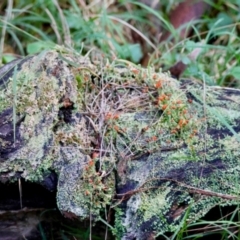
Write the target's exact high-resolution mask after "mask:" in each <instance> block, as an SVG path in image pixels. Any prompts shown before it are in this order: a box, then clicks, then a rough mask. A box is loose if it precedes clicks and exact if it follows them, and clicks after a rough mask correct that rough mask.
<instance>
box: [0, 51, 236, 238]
mask: <svg viewBox="0 0 240 240" xmlns="http://www.w3.org/2000/svg"><path fill="white" fill-rule="evenodd" d="M14 72H15V74H14ZM0 77H1V76H0ZM3 84H4V86H1V88H0V89H1V91H0V106H1V108H0V109H1V112H0V114H2V115H1V116H2V117H1V119H0V122H1V125H0V150H1V155H0V160H1V163H0V180H1V181H6V179H8V180H16V179H17V178H19V177H24V178H25V179H28V180H30V181H37V182H41V181H42V180H43V179H44V178H45V177H46V176H47V174H49V172H51V171H54V172H56V173H57V174H58V176H59V182H58V193H57V202H58V206H59V209H60V210H61V211H62V212H63V213H64V214H66V215H67V216H68V214H69V213H71V214H75V215H76V216H79V217H81V218H87V217H90V216H91V217H93V218H94V219H97V218H98V216H99V214H100V213H101V210H102V209H104V208H105V207H106V205H111V204H112V203H113V205H112V206H117V208H118V209H121V210H118V212H119V211H121V212H122V213H123V214H120V215H119V216H118V218H116V221H117V225H118V226H116V229H115V230H114V231H115V234H116V235H117V236H120V235H122V237H123V238H124V237H125V238H127V237H129V236H135V237H136V239H141V237H142V236H143V233H144V234H145V233H146V232H155V233H160V232H164V231H174V229H176V227H177V226H179V224H180V222H181V220H182V219H183V217H184V214H185V213H186V212H187V213H188V216H187V217H188V220H189V221H190V220H191V221H195V220H197V219H198V218H200V217H201V216H203V215H204V214H205V213H206V212H207V211H208V210H209V209H211V208H212V207H213V206H215V205H216V204H222V205H224V204H235V203H239V199H238V196H237V195H238V194H239V188H238V186H239V181H240V177H239V176H240V174H239V173H240V169H239V156H240V154H239V153H240V152H239V139H240V136H239V134H238V132H239V129H240V124H239V114H240V107H239V102H240V94H239V92H238V91H237V90H236V91H234V90H231V89H221V88H214V87H207V86H204V87H203V86H201V84H197V83H193V82H188V81H185V82H178V81H177V80H175V79H172V78H171V77H170V76H169V74H168V73H162V72H155V71H154V69H153V68H150V67H149V68H148V69H144V68H141V67H138V66H135V65H134V64H131V63H127V62H126V61H121V60H115V61H113V62H112V63H111V64H110V63H109V62H108V61H106V63H104V62H103V61H102V62H99V63H95V64H92V63H91V62H90V60H89V59H88V58H87V57H82V56H79V55H74V54H73V53H71V54H70V53H69V54H68V53H65V54H61V53H58V52H56V51H49V52H43V53H41V54H39V55H36V56H33V57H32V58H29V60H28V61H25V62H24V63H22V64H21V67H19V69H17V70H15V71H13V74H12V77H11V78H9V79H8V80H7V81H5V82H4V83H3ZM115 175H116V180H115ZM114 194H115V197H114ZM189 206H190V210H189ZM119 221H122V224H123V226H124V229H123V228H121V227H119ZM133 223H134V224H133ZM118 229H119V230H118ZM118 231H119V232H118ZM144 236H145V235H144ZM127 239H128V238H127ZM142 239H144V238H143V237H142Z"/></svg>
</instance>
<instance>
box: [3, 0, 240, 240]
mask: <svg viewBox="0 0 240 240" xmlns="http://www.w3.org/2000/svg"><path fill="white" fill-rule="evenodd" d="M163 2H164V1H163ZM169 2H170V3H171V4H169ZM206 2H208V3H209V4H210V5H211V6H212V9H211V11H210V12H209V14H208V15H205V16H204V17H203V18H201V19H199V20H196V21H195V22H194V25H193V23H191V26H190V25H186V26H185V27H189V28H192V32H193V34H192V35H191V37H189V38H185V39H179V31H180V30H175V29H174V28H173V26H172V25H171V23H170V22H169V20H168V17H169V14H170V10H171V5H172V4H173V3H176V1H166V2H164V3H161V6H160V9H153V8H151V7H149V6H147V5H145V4H143V3H141V2H139V1H129V0H122V1H116V2H115V3H112V1H110V0H105V1H100V0H96V1H92V2H91V3H90V4H88V5H87V4H86V3H85V1H81V0H80V1H77V0H69V1H67V0H64V1H57V0H54V1H50V0H34V1H26V0H16V1H14V2H13V1H11V0H8V1H3V2H2V3H0V12H1V13H2V14H1V15H2V16H1V17H0V32H1V34H0V36H1V37H0V65H1V63H7V62H9V61H11V60H12V59H14V58H16V57H19V56H25V55H28V54H35V53H37V52H39V51H41V50H44V49H52V48H53V47H54V46H56V44H57V45H65V46H66V47H67V48H69V49H73V51H77V52H81V53H82V54H86V53H87V52H89V51H90V50H91V49H95V50H96V51H95V52H97V53H98V54H99V55H104V56H106V57H107V58H109V59H110V60H112V59H116V58H122V59H124V60H130V61H132V62H134V63H136V64H139V63H141V60H142V58H149V62H148V65H149V66H150V65H151V66H154V68H155V69H159V68H162V69H164V70H166V69H169V67H171V66H173V65H174V64H175V63H176V62H178V61H182V62H184V63H185V64H187V69H186V71H185V72H184V73H183V76H182V77H183V78H191V79H194V80H195V79H197V80H202V79H205V81H206V83H207V84H209V85H218V86H230V87H235V88H239V87H240V84H239V80H240V67H239V63H240V57H239V56H240V54H239V53H240V49H239V40H240V39H239V31H240V27H239V23H238V22H239V19H240V14H239V7H240V2H239V1H237V0H232V1H231V2H227V3H225V1H223V0H218V1H215V2H214V3H212V1H207V0H206ZM146 16H147V17H146ZM151 19H154V20H155V21H156V22H158V23H159V22H160V23H161V27H162V29H165V30H168V31H169V32H170V33H171V35H170V36H169V38H167V39H166V40H165V41H162V42H159V41H158V39H157V36H156V35H152V32H154V31H155V32H156V33H159V31H158V30H157V26H155V25H154V24H153V21H151ZM197 48H199V49H200V50H201V51H200V54H199V55H198V57H197V58H196V59H193V58H191V54H192V53H193V51H194V50H196V49H197ZM95 57H97V55H96V54H95ZM13 91H14V86H13ZM93 102H94V101H93ZM229 216H230V217H229ZM223 217H224V216H223ZM226 217H228V218H227V219H225V218H222V219H220V220H217V221H213V222H211V221H200V222H197V223H186V224H184V226H183V229H179V232H175V233H174V234H173V235H172V236H171V237H166V238H165V239H200V238H202V237H205V236H207V235H210V234H213V233H216V232H218V233H219V234H220V235H221V238H219V239H227V238H230V239H239V208H236V210H234V211H233V212H232V213H231V214H230V215H228V216H226ZM236 218H237V221H236Z"/></svg>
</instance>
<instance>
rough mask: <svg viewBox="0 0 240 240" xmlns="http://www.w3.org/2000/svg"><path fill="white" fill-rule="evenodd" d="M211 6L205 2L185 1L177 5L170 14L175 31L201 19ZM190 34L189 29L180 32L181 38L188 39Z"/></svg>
mask: <svg viewBox="0 0 240 240" xmlns="http://www.w3.org/2000/svg"><path fill="white" fill-rule="evenodd" d="M208 7H209V5H208V4H207V3H205V2H204V1H203V0H196V1H194V0H185V1H183V2H181V3H179V4H178V5H177V7H176V8H175V9H173V10H172V11H171V12H170V22H171V24H172V25H173V27H174V28H175V29H178V28H179V27H181V26H182V25H183V24H186V23H189V22H191V21H193V20H196V19H198V18H200V17H201V16H202V15H203V14H204V13H205V11H206V10H207V9H208ZM189 33H190V29H189V28H183V29H182V30H181V32H180V38H181V39H183V38H185V37H187V36H188V35H189ZM169 35H170V33H166V34H165V35H164V36H163V37H162V38H161V41H163V40H165V39H167V38H168V37H169Z"/></svg>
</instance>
